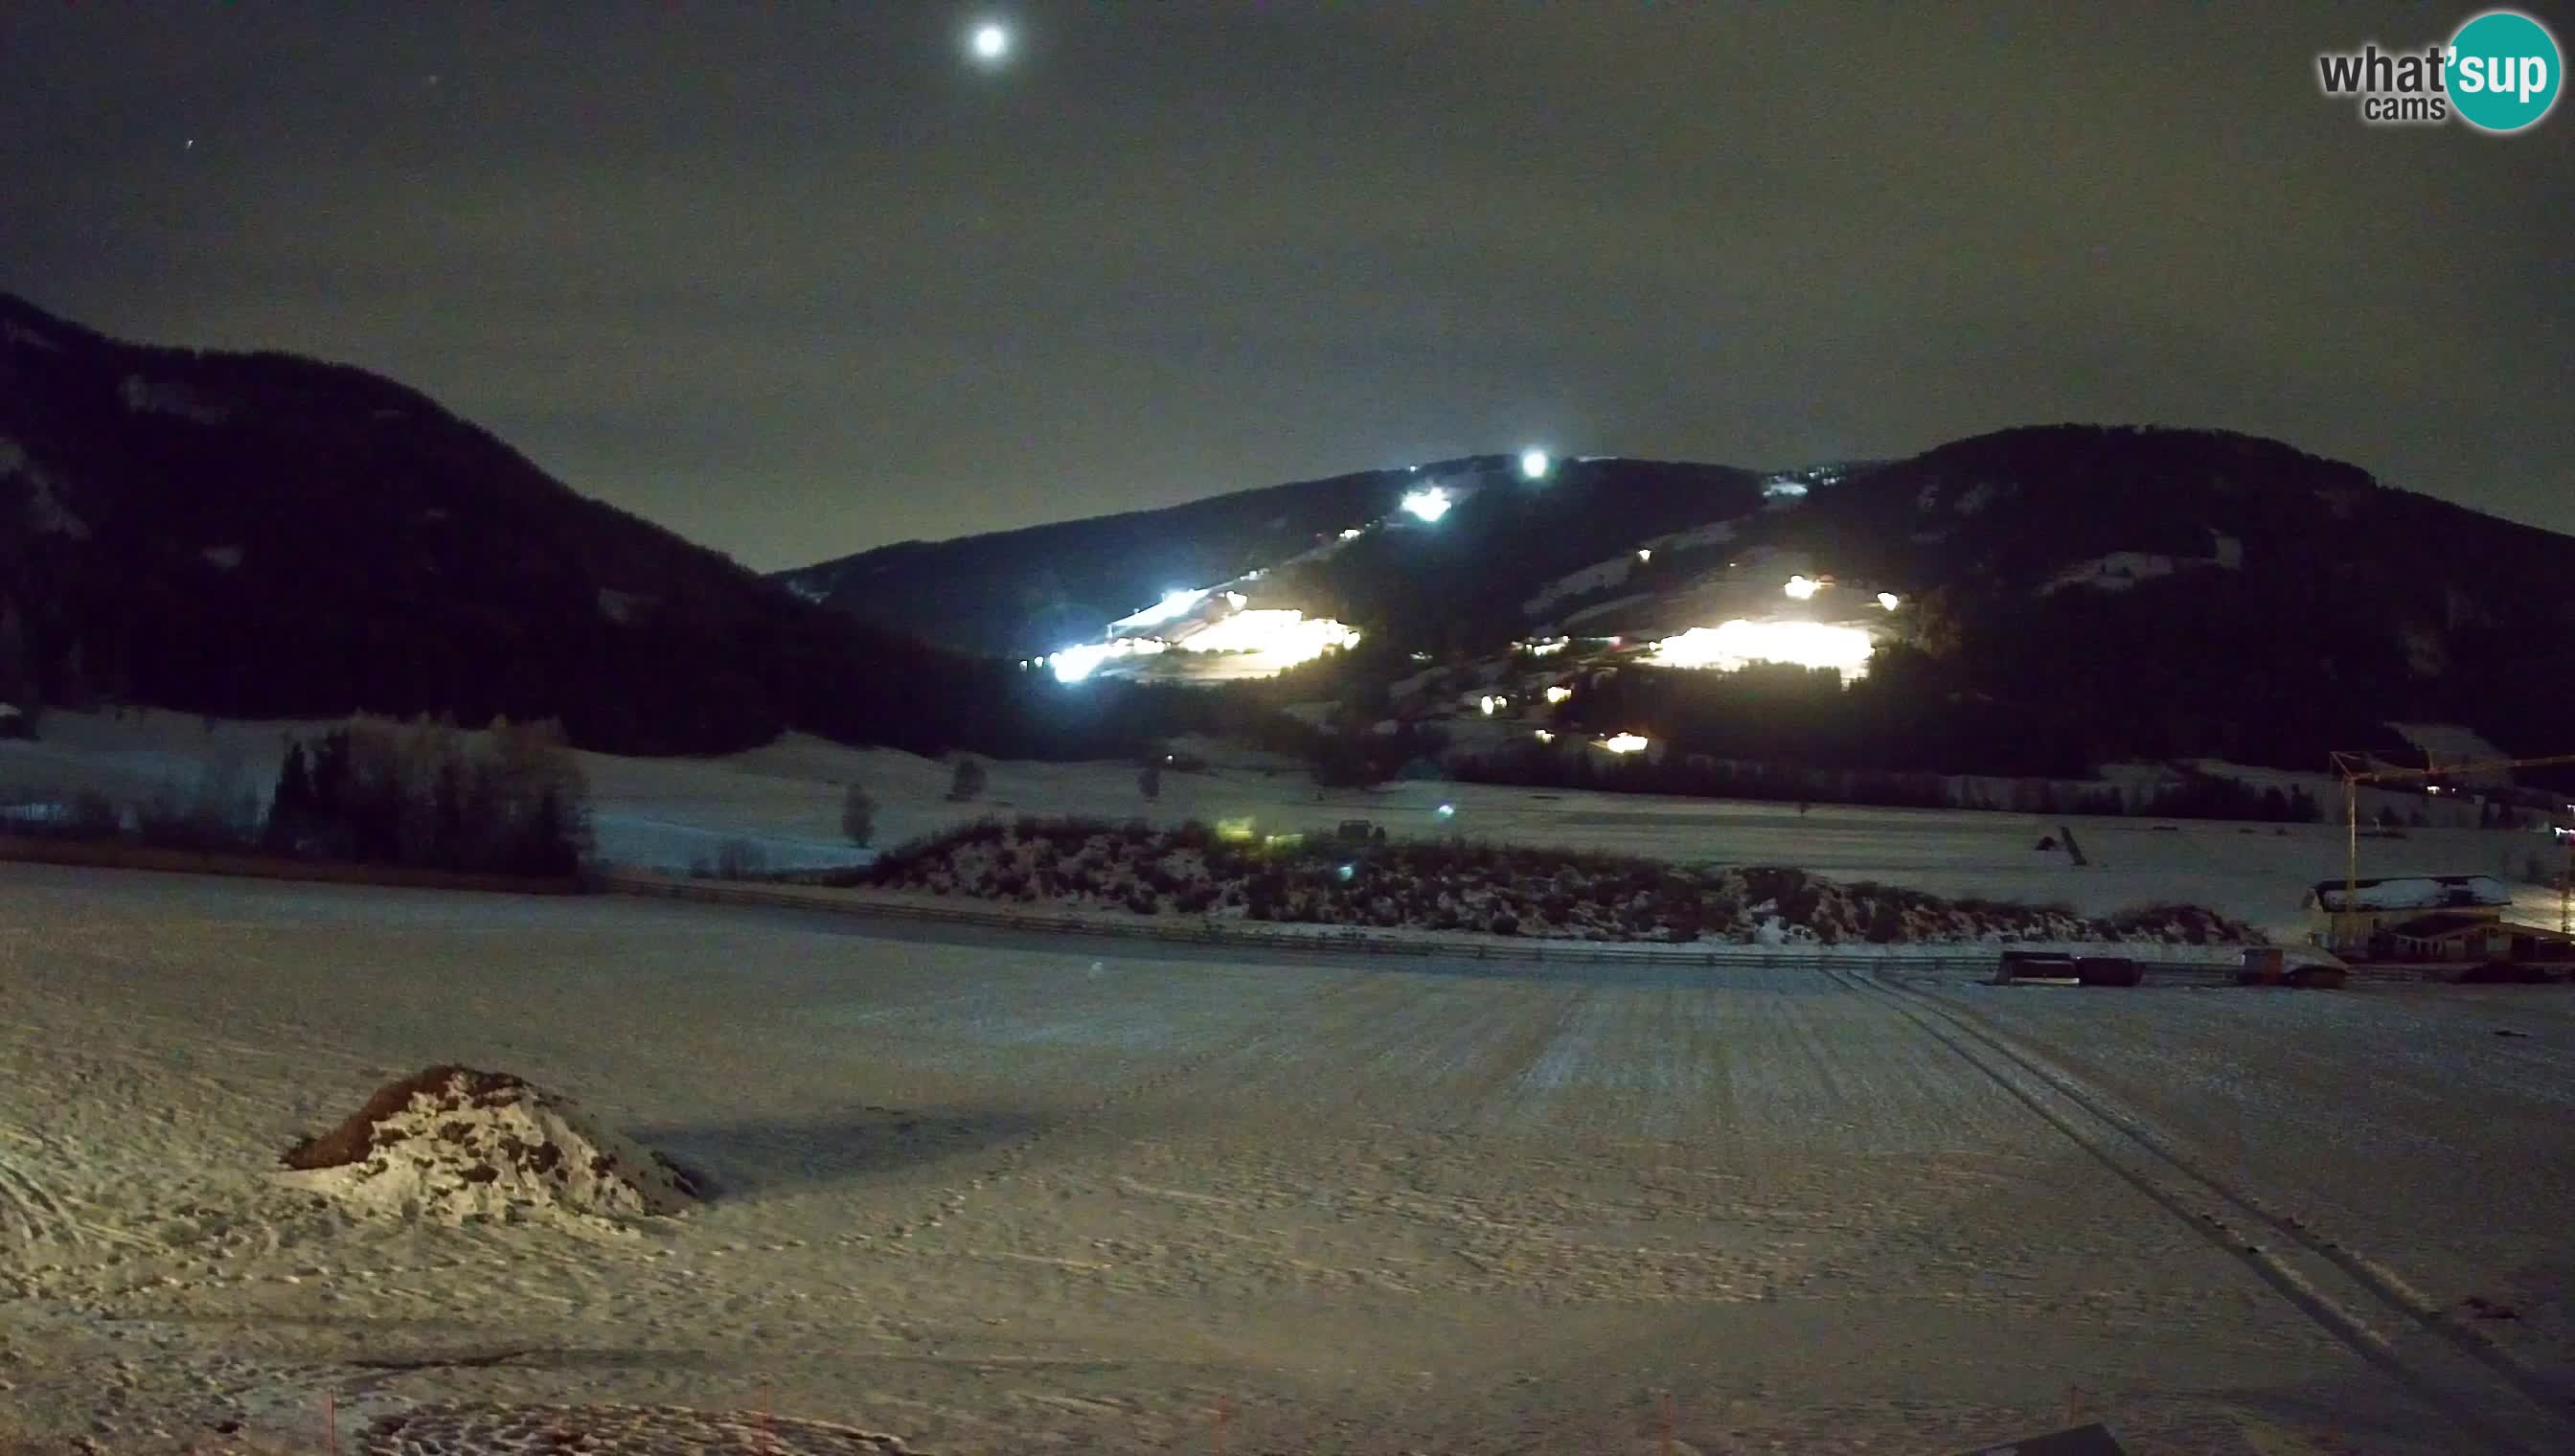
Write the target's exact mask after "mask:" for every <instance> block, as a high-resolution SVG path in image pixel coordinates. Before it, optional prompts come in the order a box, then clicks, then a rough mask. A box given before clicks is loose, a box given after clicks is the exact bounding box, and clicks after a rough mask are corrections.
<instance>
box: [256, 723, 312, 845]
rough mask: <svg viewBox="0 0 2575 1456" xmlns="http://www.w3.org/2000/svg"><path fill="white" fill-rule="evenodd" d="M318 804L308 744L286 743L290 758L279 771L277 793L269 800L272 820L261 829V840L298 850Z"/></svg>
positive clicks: (287, 757) (264, 842)
mask: <svg viewBox="0 0 2575 1456" xmlns="http://www.w3.org/2000/svg"><path fill="white" fill-rule="evenodd" d="M318 807H319V805H318V800H317V797H316V794H315V791H314V787H313V769H312V766H311V764H310V763H309V762H308V761H307V759H306V758H305V756H304V745H303V744H302V743H300V742H290V743H288V744H287V745H286V761H285V763H284V764H282V765H281V766H280V767H279V768H278V770H277V792H276V793H275V794H274V795H273V796H271V797H270V799H269V802H268V822H267V824H266V825H264V826H263V827H262V829H261V830H260V843H261V844H262V845H263V846H264V847H266V848H268V849H271V850H275V851H277V852H280V853H293V852H295V851H296V850H297V849H299V848H301V847H302V846H303V842H304V838H305V836H306V835H307V834H310V833H311V832H312V831H313V822H314V819H315V817H316V816H317V810H318Z"/></svg>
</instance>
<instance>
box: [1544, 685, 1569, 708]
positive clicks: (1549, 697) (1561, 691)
mask: <svg viewBox="0 0 2575 1456" xmlns="http://www.w3.org/2000/svg"><path fill="white" fill-rule="evenodd" d="M1572 696H1573V690H1572V689H1570V688H1567V687H1565V686H1564V685H1562V684H1560V683H1559V684H1557V685H1556V686H1555V687H1553V688H1549V689H1548V690H1546V701H1547V702H1549V703H1562V702H1563V701H1564V700H1566V699H1568V698H1571V697H1572Z"/></svg>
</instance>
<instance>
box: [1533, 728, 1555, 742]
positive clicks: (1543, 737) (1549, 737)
mask: <svg viewBox="0 0 2575 1456" xmlns="http://www.w3.org/2000/svg"><path fill="white" fill-rule="evenodd" d="M1537 740H1538V741H1539V742H1541V743H1551V742H1554V741H1555V734H1553V733H1551V732H1548V731H1547V730H1546V729H1544V728H1539V729H1538V730H1537Z"/></svg>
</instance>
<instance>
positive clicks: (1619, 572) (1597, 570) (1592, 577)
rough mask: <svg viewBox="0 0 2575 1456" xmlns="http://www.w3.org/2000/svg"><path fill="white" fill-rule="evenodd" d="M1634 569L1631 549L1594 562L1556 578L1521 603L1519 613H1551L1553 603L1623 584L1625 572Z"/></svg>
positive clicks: (1532, 615)
mask: <svg viewBox="0 0 2575 1456" xmlns="http://www.w3.org/2000/svg"><path fill="white" fill-rule="evenodd" d="M1635 569H1636V556H1635V553H1633V552H1625V553H1622V554H1620V555H1618V556H1614V557H1611V558H1610V559H1609V560H1607V561H1605V562H1595V563H1593V564H1592V565H1590V566H1587V567H1584V568H1583V569H1582V570H1581V571H1578V572H1574V573H1571V574H1570V575H1567V576H1562V577H1558V578H1556V579H1555V580H1554V581H1552V582H1549V583H1547V584H1546V585H1545V586H1544V587H1541V588H1539V589H1538V594H1537V595H1536V596H1534V597H1531V598H1530V599H1528V600H1527V601H1525V602H1523V603H1521V604H1520V615H1521V616H1523V617H1544V616H1546V615H1547V614H1548V613H1550V612H1553V611H1554V610H1555V608H1556V604H1558V603H1560V602H1570V601H1572V600H1573V599H1575V598H1577V597H1588V596H1590V595H1591V594H1592V593H1594V592H1605V591H1607V590H1609V589H1610V588H1612V587H1616V586H1621V585H1624V584H1625V582H1626V580H1627V574H1628V573H1629V572H1632V571H1634V570H1635Z"/></svg>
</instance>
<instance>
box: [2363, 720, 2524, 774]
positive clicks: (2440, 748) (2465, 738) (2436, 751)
mask: <svg viewBox="0 0 2575 1456" xmlns="http://www.w3.org/2000/svg"><path fill="white" fill-rule="evenodd" d="M2388 727H2389V728H2394V729H2396V731H2397V732H2398V733H2399V734H2400V735H2402V736H2403V737H2404V739H2405V741H2407V742H2409V743H2412V744H2413V745H2414V746H2415V747H2417V748H2419V749H2421V750H2422V751H2423V752H2424V753H2426V754H2427V755H2429V757H2428V761H2430V762H2434V763H2491V762H2495V761H2497V760H2500V759H2504V758H2509V757H2511V756H2512V755H2511V754H2510V753H2507V752H2505V751H2504V750H2503V749H2501V748H2498V747H2496V746H2495V745H2494V744H2492V743H2490V742H2488V741H2486V740H2485V739H2484V738H2483V737H2480V736H2479V735H2478V734H2477V733H2476V731H2475V730H2474V729H2471V728H2466V727H2463V726H2462V725H2459V724H2455V723H2391V724H2389V725H2388ZM2489 776H2491V775H2484V774H2471V775H2467V781H2474V780H2476V779H2478V778H2482V777H2489ZM2505 776H2507V777H2508V776H2510V775H2509V774H2508V773H2507V774H2506V775H2505Z"/></svg>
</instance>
